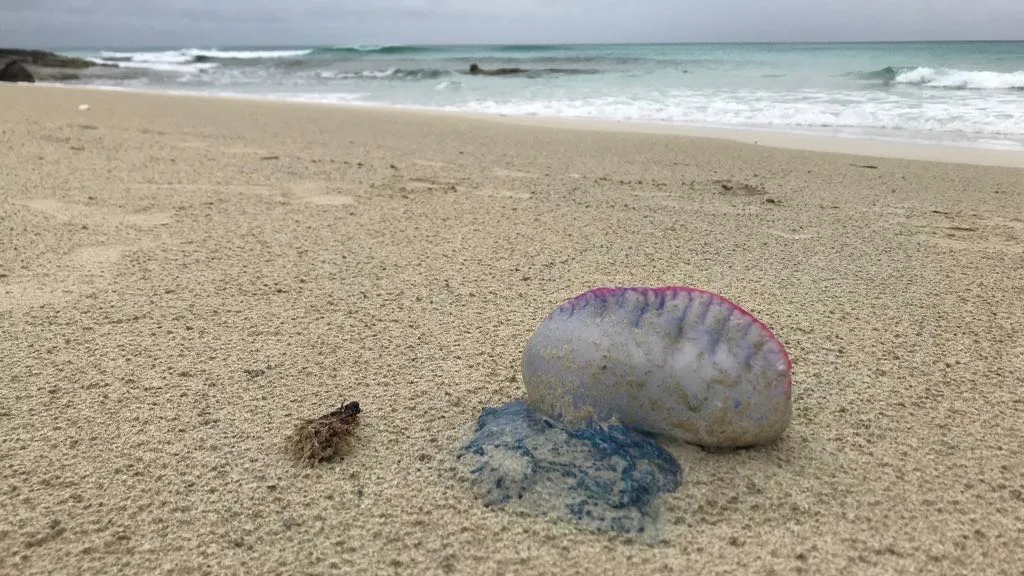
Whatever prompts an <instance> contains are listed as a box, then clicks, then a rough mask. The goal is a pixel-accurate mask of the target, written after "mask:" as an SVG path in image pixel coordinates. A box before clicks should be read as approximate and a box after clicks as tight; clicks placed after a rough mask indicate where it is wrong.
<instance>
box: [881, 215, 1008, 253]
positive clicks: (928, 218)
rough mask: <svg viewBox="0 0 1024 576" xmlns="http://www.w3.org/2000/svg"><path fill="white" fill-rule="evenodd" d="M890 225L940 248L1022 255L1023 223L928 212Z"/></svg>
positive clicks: (1003, 219)
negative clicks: (906, 229)
mask: <svg viewBox="0 0 1024 576" xmlns="http://www.w3.org/2000/svg"><path fill="white" fill-rule="evenodd" d="M893 223H895V224H899V225H902V226H906V227H908V228H912V229H914V230H915V233H914V235H915V236H916V237H918V238H920V239H922V240H924V241H926V242H929V243H931V244H933V245H936V246H942V247H944V248H953V249H957V250H976V251H981V252H1010V253H1015V254H1020V253H1024V222H1020V221H1016V220H1012V219H1005V218H986V217H984V216H980V215H968V216H962V215H956V214H953V213H951V212H946V211H943V210H929V211H928V212H926V213H923V214H918V215H915V216H905V217H903V218H898V219H895V220H893Z"/></svg>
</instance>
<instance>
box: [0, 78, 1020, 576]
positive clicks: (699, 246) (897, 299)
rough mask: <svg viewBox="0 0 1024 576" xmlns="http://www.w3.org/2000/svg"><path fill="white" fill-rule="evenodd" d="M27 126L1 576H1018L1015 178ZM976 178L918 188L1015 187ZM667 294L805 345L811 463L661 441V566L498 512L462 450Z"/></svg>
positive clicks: (631, 149)
mask: <svg viewBox="0 0 1024 576" xmlns="http://www.w3.org/2000/svg"><path fill="white" fill-rule="evenodd" d="M83 103H85V104H89V105H90V109H89V110H86V111H80V110H78V105H79V104H83ZM0 104H2V106H0V144H2V149H3V153H2V154H0V255H2V257H0V351H2V354H0V462H2V466H0V495H2V498H3V501H4V504H5V505H4V510H5V511H4V513H3V514H0V573H4V574H15V573H17V574H43V573H47V574H57V573H62V574H63V573H75V574H101V573H102V574H108V573H113V572H115V571H122V572H126V573H139V574H143V573H144V574H165V573H167V574H195V573H222V572H245V573H286V574H300V573H301V574H305V573H359V574H376V573H385V574H387V573H396V574H413V573H414V574H474V575H475V574H500V573H531V574H559V575H566V574H621V573H627V572H630V573H632V572H635V573H639V574H680V573H701V574H771V573H776V574H788V573H804V574H815V575H819V574H858V575H860V574H911V573H920V574H1021V567H1022V566H1024V546H1022V545H1021V542H1024V495H1022V494H1024V459H1022V457H1021V454H1022V453H1024V395H1022V394H1021V382H1022V381H1024V331H1022V330H1021V327H1022V326H1024V306H1021V305H1020V302H1021V299H1022V297H1024V288H1022V287H1024V170H1021V169H1020V168H1013V167H998V166H980V165H974V164H963V163H960V164H952V163H943V162H929V161H922V160H920V159H919V160H908V159H899V158H893V157H888V158H887V157H881V155H884V154H888V155H890V156H892V155H893V154H894V153H893V151H892V147H891V146H886V145H881V144H874V143H871V142H860V141H858V142H859V143H858V142H854V143H852V144H851V143H850V142H846V143H844V144H843V146H848V147H849V146H853V148H851V149H847V150H845V151H846V152H847V153H844V154H832V153H823V152H816V151H805V150H798V149H795V147H792V146H791V147H790V148H783V147H775V146H766V145H763V142H762V143H761V144H759V145H753V144H751V143H745V142H741V141H737V138H732V139H729V138H699V137H693V136H690V135H681V134H667V133H653V132H657V131H644V130H636V131H628V130H623V129H621V128H614V127H601V126H597V125H593V124H590V125H570V124H567V123H562V122H558V123H555V122H539V121H516V120H512V119H507V118H503V119H482V118H476V117H468V116H454V115H446V114H428V113H417V112H401V111H392V110H379V109H359V108H342V107H330V106H318V105H301V104H283V103H270V102H254V101H237V100H226V99H206V98H197V97H172V96H157V95H142V94H130V93H118V92H99V91H85V90H76V89H68V88H52V87H45V86H0ZM577 126H578V127H577ZM662 132H663V131H662ZM738 139H740V140H742V139H743V138H742V137H741V138H738ZM788 142H790V143H793V142H794V141H793V140H792V139H790V140H789V141H788ZM777 144H779V146H784V145H785V143H782V142H778V143H777ZM796 147H798V146H796ZM917 149H918V150H922V149H921V148H917ZM853 151H857V152H859V155H852V154H850V153H849V152H853ZM897 152H898V150H897ZM951 155H952V156H953V157H951ZM963 155H964V156H963V157H961V156H957V154H956V152H955V151H952V150H948V149H942V150H939V149H935V150H934V154H933V155H932V156H929V154H928V153H927V150H925V151H924V152H920V153H917V156H916V157H918V158H922V157H932V158H934V159H945V160H963V159H964V158H967V159H968V160H969V159H970V156H971V155H976V157H975V158H974V161H975V162H976V163H989V164H1000V163H1003V164H1013V163H1019V157H1018V156H1015V155H1013V154H1008V153H996V152H993V153H985V152H983V151H971V152H969V153H968V152H964V153H963ZM659 284H688V285H693V286H697V287H700V288H704V289H707V290H711V291H714V292H718V293H720V294H723V295H724V296H726V297H728V298H730V299H732V300H734V301H736V302H737V303H738V304H740V305H742V306H744V307H745V308H747V309H748V310H750V311H751V312H752V313H754V314H755V315H757V316H758V317H759V318H761V319H762V320H764V321H765V323H767V324H768V325H769V326H770V327H771V328H772V329H773V330H774V331H775V333H776V335H777V336H778V337H779V338H780V339H781V340H782V341H783V342H784V343H785V345H786V346H787V348H788V350H789V352H790V355H791V357H792V360H793V363H794V418H793V421H792V424H791V425H790V428H789V429H788V431H787V432H786V434H785V436H784V438H783V439H782V440H781V441H780V442H778V443H777V444H774V445H771V446H765V447H760V448H755V449H751V450H744V451H739V452H733V453H729V454H712V453H705V452H702V451H701V450H699V449H697V448H694V447H689V446H681V445H667V447H668V448H669V449H670V450H671V451H672V452H673V454H675V456H676V457H677V459H678V460H679V462H680V463H681V465H682V467H683V474H684V478H685V484H684V485H683V486H682V487H681V488H680V489H679V490H678V491H676V492H675V493H673V494H672V495H671V496H669V497H668V499H667V502H666V505H665V511H664V518H663V521H664V528H663V536H664V541H663V542H661V543H660V544H657V545H653V546H652V545H647V544H642V543H638V542H634V541H631V540H630V539H628V538H622V537H617V536H609V535H595V534H592V533H589V532H585V531H582V530H579V529H577V528H576V527H574V526H572V525H566V524H556V523H552V522H548V521H545V520H543V519H539V518H534V517H525V516H516V515H512V514H509V513H506V512H504V511H501V510H489V509H486V508H484V507H483V506H482V505H481V504H480V502H479V500H477V499H476V498H475V497H474V496H473V495H472V494H471V493H470V492H469V491H468V490H467V488H466V486H465V484H464V483H462V482H461V480H460V479H459V477H458V476H457V474H456V468H455V465H454V455H455V452H456V451H457V450H458V448H459V447H460V446H461V443H462V442H463V441H464V440H465V438H466V435H467V433H468V432H469V431H470V430H471V428H472V426H473V425H474V423H475V420H476V418H477V416H478V415H479V413H480V410H481V408H483V407H485V406H496V405H499V404H504V403H505V402H507V401H509V400H511V399H513V398H516V397H519V396H521V395H522V394H523V393H524V388H523V384H522V380H521V378H520V376H519V361H520V355H521V352H522V347H523V345H524V344H525V342H526V339H527V338H528V337H529V335H530V334H531V332H532V331H533V329H534V328H535V326H536V325H537V324H538V323H539V322H540V321H541V319H542V318H543V317H544V316H545V315H546V314H547V313H548V312H549V311H550V310H551V308H552V307H554V306H555V305H556V304H557V303H558V302H559V301H561V300H562V299H564V298H567V297H570V296H572V295H575V294H577V293H579V292H581V291H583V290H586V289H588V288H591V287H595V286H602V285H659ZM350 400H356V401H358V402H359V403H360V405H361V407H362V410H363V413H362V414H361V415H360V419H361V425H360V427H359V428H358V429H357V435H356V437H355V438H354V439H353V442H352V446H351V450H350V452H349V454H348V456H347V457H346V458H345V459H344V460H343V461H341V462H337V463H331V464H327V465H323V466H320V467H317V468H314V469H304V468H301V467H298V466H297V465H295V464H294V463H293V462H292V461H290V460H289V459H288V455H287V453H286V451H285V449H286V446H287V444H286V440H287V435H288V433H289V432H290V431H291V429H292V426H293V425H294V423H295V422H296V420H297V419H299V418H305V417H312V416H316V415H318V414H322V413H324V412H328V411H330V410H333V409H335V408H337V407H338V406H340V405H341V404H342V403H343V402H345V401H350Z"/></svg>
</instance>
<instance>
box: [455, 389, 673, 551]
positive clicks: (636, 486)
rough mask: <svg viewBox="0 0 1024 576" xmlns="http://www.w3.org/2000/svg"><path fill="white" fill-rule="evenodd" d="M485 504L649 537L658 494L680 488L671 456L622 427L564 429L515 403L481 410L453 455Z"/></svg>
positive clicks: (655, 531) (656, 513)
mask: <svg viewBox="0 0 1024 576" xmlns="http://www.w3.org/2000/svg"><path fill="white" fill-rule="evenodd" d="M459 460H460V462H461V463H462V464H463V465H464V466H465V467H466V470H467V471H468V475H469V480H470V484H471V485H472V486H473V487H474V489H475V490H476V491H477V492H478V493H479V494H480V495H481V496H482V498H483V500H484V502H485V503H486V504H487V505H488V506H495V507H504V508H508V509H511V510H515V511H521V512H527V513H530V514H534V515H540V516H547V517H551V518H555V519H560V520H566V521H572V522H575V523H578V524H580V525H582V526H584V527H586V528H589V529H591V530H594V531H598V532H616V533H623V534H634V535H641V536H643V537H646V538H656V537H657V534H658V532H659V529H658V525H659V521H658V518H659V512H660V506H659V500H660V498H659V496H660V495H661V494H662V493H665V492H671V491H674V490H676V489H677V488H678V487H679V486H680V484H681V483H682V481H681V479H680V475H681V473H680V468H679V464H678V463H677V462H676V460H675V458H673V457H672V455H671V454H670V453H669V452H667V451H666V450H665V449H664V448H661V447H660V446H658V444H657V443H655V442H654V440H652V439H651V438H649V437H647V436H644V435H643V434H640V433H637V432H634V431H632V430H630V429H628V428H625V427H623V426H617V425H614V426H607V427H602V426H585V427H580V428H569V427H567V426H565V425H564V424H562V423H559V422H556V421H553V420H551V419H548V418H545V417H544V416H542V415H541V414H539V413H537V412H536V411H535V410H533V409H532V408H530V407H529V406H528V405H527V404H526V403H525V402H523V401H521V400H517V401H514V402H511V403H509V404H506V405H504V406H501V407H498V408H485V409H484V410H483V413H482V414H481V415H480V418H479V420H478V422H477V428H476V435H475V436H474V437H473V438H472V440H470V441H469V442H468V443H467V444H466V445H465V446H464V447H463V449H462V451H461V452H460V454H459Z"/></svg>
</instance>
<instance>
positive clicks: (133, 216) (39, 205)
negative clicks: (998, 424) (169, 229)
mask: <svg viewBox="0 0 1024 576" xmlns="http://www.w3.org/2000/svg"><path fill="white" fill-rule="evenodd" d="M16 203H18V204H21V205H22V206H27V207H29V208H32V209H34V210H38V211H39V212H42V213H44V214H47V215H49V216H52V217H54V218H56V219H58V220H60V221H62V222H81V223H82V224H129V225H132V226H138V227H141V228H149V227H152V226H163V225H166V224H170V223H171V221H172V220H173V218H174V213H173V212H167V211H165V212H136V213H124V212H120V211H117V210H108V209H104V208H102V207H93V206H84V205H82V204H73V203H70V202H61V201H60V200H56V199H53V198H32V199H29V200H22V201H16Z"/></svg>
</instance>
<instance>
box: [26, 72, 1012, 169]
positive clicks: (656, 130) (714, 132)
mask: <svg viewBox="0 0 1024 576" xmlns="http://www.w3.org/2000/svg"><path fill="white" fill-rule="evenodd" d="M33 86H34V87H36V88H41V89H48V88H59V89H67V90H82V91H85V92H114V93H128V94H142V95H155V96H172V97H191V98H213V99H227V100H241V101H247V102H266V103H275V104H283V105H297V106H326V107H338V108H343V109H344V108H350V109H356V110H378V111H382V112H395V113H399V114H412V115H416V114H426V115H441V116H442V117H444V116H447V117H455V118H469V119H476V120H484V121H492V122H498V123H509V124H514V125H522V126H534V127H542V128H561V129H570V130H587V131H594V130H597V131H601V132H625V133H634V134H660V135H670V136H682V137H689V138H710V139H718V140H728V141H732V142H740V143H744V144H751V145H759V146H769V147H773V148H781V149H789V150H802V151H807V152H824V153H830V154H844V155H850V156H863V157H869V158H889V159H899V160H919V161H926V162H942V163H948V164H969V165H976V166H1001V167H1011V168H1024V150H1010V149H1001V148H988V147H981V146H970V145H966V144H963V145H961V144H954V143H942V142H919V141H910V140H908V141H904V140H899V139H883V138H875V137H870V136H845V135H838V134H836V135H824V134H811V133H801V132H796V131H786V130H778V131H775V130H766V129H759V128H743V127H702V126H694V125H680V124H660V123H651V122H632V121H612V120H600V119H590V118H565V117H558V116H518V115H508V114H493V113H486V112H468V111H460V110H445V109H441V108H429V107H422V108H420V107H412V106H388V105H382V104H374V103H366V104H363V103H356V102H324V101H310V100H302V99H288V98H276V97H267V96H246V95H243V94H209V93H202V92H190V91H160V90H146V89H132V88H123V87H119V86H98V85H91V86H82V85H72V84H63V83H54V82H39V83H36V84H35V85H33Z"/></svg>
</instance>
